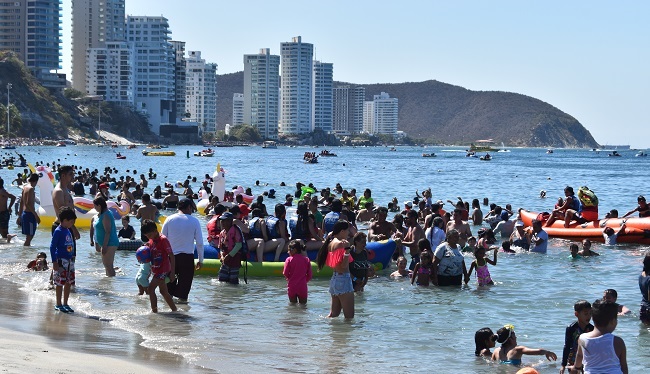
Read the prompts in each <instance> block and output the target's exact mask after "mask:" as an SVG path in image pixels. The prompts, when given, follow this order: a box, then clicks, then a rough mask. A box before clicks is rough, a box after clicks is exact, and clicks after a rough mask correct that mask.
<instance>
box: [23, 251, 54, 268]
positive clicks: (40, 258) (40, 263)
mask: <svg viewBox="0 0 650 374" xmlns="http://www.w3.org/2000/svg"><path fill="white" fill-rule="evenodd" d="M27 268H28V269H29V270H33V271H45V270H49V268H48V267H47V255H46V254H45V252H39V253H38V254H37V255H36V259H34V260H31V261H30V262H29V264H27Z"/></svg>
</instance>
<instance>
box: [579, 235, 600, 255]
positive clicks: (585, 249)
mask: <svg viewBox="0 0 650 374" xmlns="http://www.w3.org/2000/svg"><path fill="white" fill-rule="evenodd" d="M578 253H579V254H580V256H583V257H587V256H600V254H598V253H596V252H594V251H592V250H591V240H589V239H585V240H583V241H582V250H581V251H580V252H578Z"/></svg>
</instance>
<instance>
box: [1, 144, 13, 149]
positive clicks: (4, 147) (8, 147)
mask: <svg viewBox="0 0 650 374" xmlns="http://www.w3.org/2000/svg"><path fill="white" fill-rule="evenodd" d="M2 149H16V147H15V146H13V145H10V144H7V145H3V146H2Z"/></svg>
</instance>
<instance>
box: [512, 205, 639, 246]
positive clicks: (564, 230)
mask: <svg viewBox="0 0 650 374" xmlns="http://www.w3.org/2000/svg"><path fill="white" fill-rule="evenodd" d="M538 216H539V214H538V213H535V212H530V211H527V210H524V209H521V210H520V211H519V217H520V219H521V220H522V221H523V223H524V226H526V227H529V226H532V224H533V220H534V219H537V217H538ZM623 223H625V229H624V230H623V231H622V232H621V233H620V234H619V236H618V238H617V240H616V241H617V242H618V243H637V244H650V218H609V219H600V220H595V221H591V222H586V223H582V224H579V223H576V222H572V223H571V224H570V225H569V227H564V220H561V219H558V220H557V221H555V222H553V224H552V225H551V226H550V227H544V231H546V233H547V234H548V236H549V237H552V238H561V239H567V240H576V241H581V240H584V239H589V240H591V241H594V242H604V241H605V239H604V237H603V230H604V229H605V227H611V228H613V229H614V230H618V229H619V228H620V227H621V225H622V224H623Z"/></svg>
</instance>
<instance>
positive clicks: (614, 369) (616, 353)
mask: <svg viewBox="0 0 650 374" xmlns="http://www.w3.org/2000/svg"><path fill="white" fill-rule="evenodd" d="M617 312H618V304H616V303H614V302H611V301H604V300H596V301H595V302H594V303H593V304H592V306H591V315H592V318H593V319H594V325H595V327H594V329H593V331H591V332H588V333H584V334H582V335H580V337H579V338H578V353H577V354H576V361H575V364H574V365H573V367H570V369H571V371H570V373H571V374H578V373H582V372H585V373H626V374H627V372H628V371H627V357H626V350H625V342H624V341H623V339H621V338H620V337H618V336H614V335H613V334H612V333H613V332H614V330H615V329H616V325H617V323H618V321H617V314H618V313H617ZM583 363H584V366H583Z"/></svg>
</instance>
